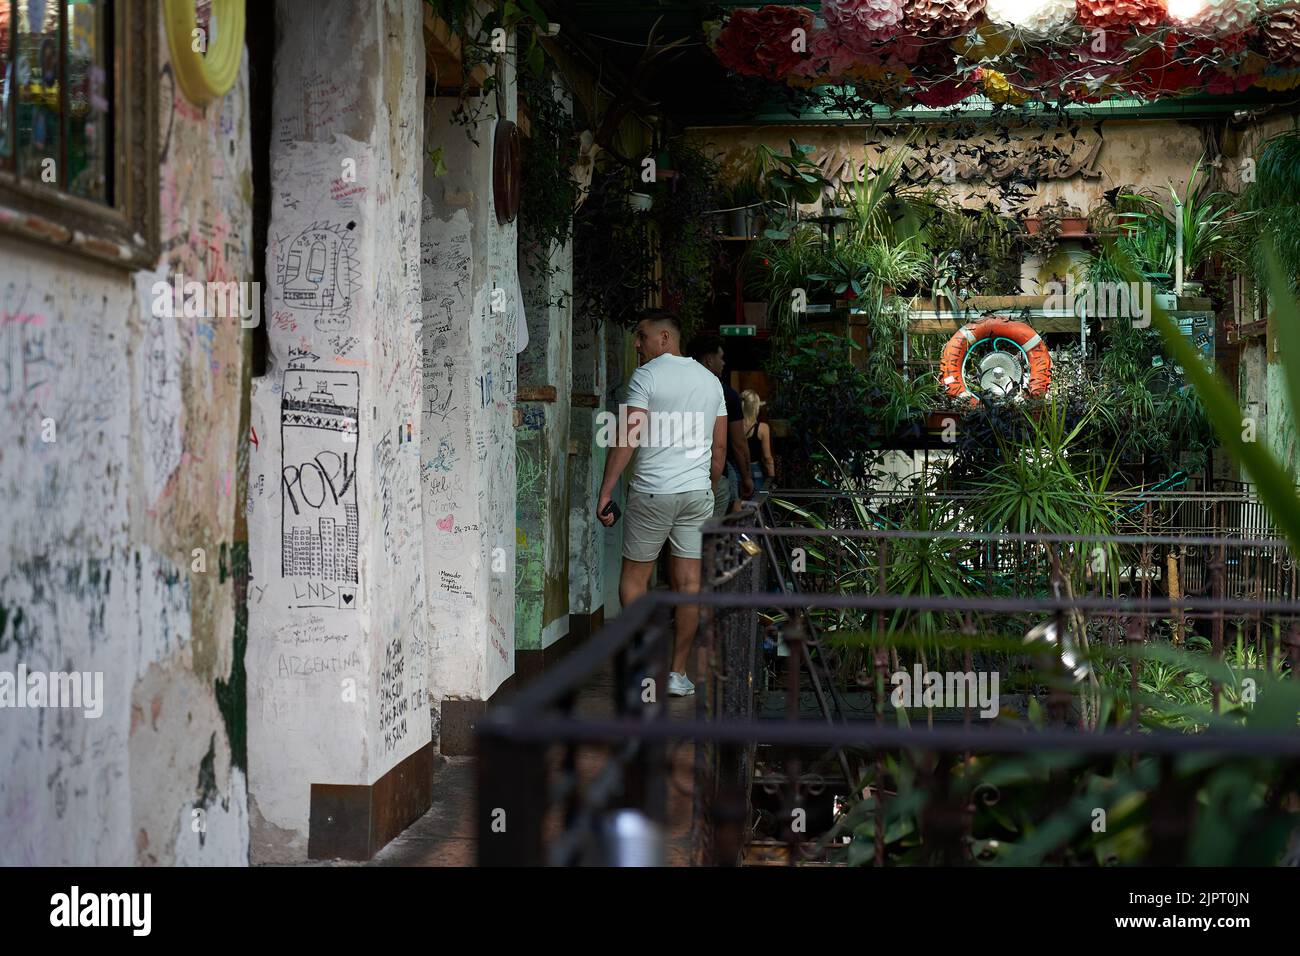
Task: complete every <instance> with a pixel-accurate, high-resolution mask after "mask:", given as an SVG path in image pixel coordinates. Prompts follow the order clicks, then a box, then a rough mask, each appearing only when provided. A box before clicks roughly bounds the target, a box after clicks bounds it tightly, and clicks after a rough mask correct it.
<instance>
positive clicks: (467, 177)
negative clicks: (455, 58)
mask: <svg viewBox="0 0 1300 956" xmlns="http://www.w3.org/2000/svg"><path fill="white" fill-rule="evenodd" d="M505 72H506V77H505V79H506V84H505V89H504V96H503V97H502V99H503V101H504V102H505V103H506V104H507V110H508V112H507V115H506V117H505V118H506V119H513V118H514V116H513V114H514V111H515V106H514V101H515V91H514V90H515V87H514V78H513V71H512V69H511V68H510V67H509V66H507V68H506V70H505ZM494 99H495V98H490V100H494ZM494 105H495V104H494V103H490V105H489V107H488V108H487V109H485V111H484V118H483V120H482V121H481V122H480V123H479V124H478V126H477V128H476V129H475V130H473V133H474V137H475V138H476V139H477V140H478V142H479V143H480V144H481V145H475V143H474V142H472V141H471V140H470V138H469V136H467V135H466V130H465V128H464V127H463V126H461V125H459V124H458V123H456V122H454V121H453V119H452V111H453V109H455V107H456V102H455V100H452V99H445V98H437V99H430V100H428V101H427V102H426V106H425V129H426V131H427V133H426V149H427V150H432V149H434V148H437V147H441V148H442V151H443V152H442V156H443V160H444V162H445V164H446V169H447V172H446V173H444V174H443V175H441V176H436V177H435V175H434V173H435V170H434V169H433V167H432V165H431V164H426V167H425V184H426V185H425V190H424V216H423V223H422V226H421V230H420V241H421V248H420V266H421V273H422V278H423V286H424V292H423V302H424V362H423V391H424V404H423V408H422V414H423V416H424V433H423V446H422V449H421V459H422V462H423V467H422V473H421V481H422V489H421V493H422V498H423V503H424V513H425V516H426V517H425V525H424V558H425V571H426V578H425V584H426V588H427V590H426V599H427V601H428V619H429V623H430V636H431V642H432V643H431V658H430V659H431V668H430V678H431V684H430V687H431V692H432V694H433V700H434V703H435V705H436V706H437V707H438V710H439V747H440V749H441V750H442V752H443V753H446V754H456V753H469V752H471V750H472V746H473V738H472V732H471V731H472V725H473V722H474V720H475V718H476V717H477V716H478V715H479V714H481V713H482V711H483V708H484V706H485V704H486V701H487V699H488V698H489V697H491V696H492V693H493V692H494V691H495V690H496V689H497V688H498V687H500V686H501V684H502V683H503V682H504V681H505V680H506V679H507V678H509V677H510V676H511V675H512V674H513V673H514V664H515V645H514V632H515V623H514V622H515V605H514V594H513V584H514V580H515V480H516V479H515V439H514V404H515V393H516V380H517V379H516V374H517V369H516V362H517V358H516V356H517V355H518V352H519V350H520V345H521V338H522V333H523V332H525V331H526V327H521V324H520V322H519V311H520V293H519V287H518V250H517V248H516V244H517V241H518V239H517V229H516V225H515V224H514V223H513V222H512V223H508V224H505V225H502V224H499V223H498V222H497V218H496V213H495V211H494V201H493V193H492V143H493V133H494V127H495V124H496V119H497V117H496V116H495V115H494V114H492V106H494Z"/></svg>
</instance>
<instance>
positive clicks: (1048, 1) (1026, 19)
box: [984, 0, 1075, 36]
mask: <svg viewBox="0 0 1300 956" xmlns="http://www.w3.org/2000/svg"><path fill="white" fill-rule="evenodd" d="M1074 13H1075V0H988V3H987V4H986V6H985V7H984V14H985V15H986V16H987V17H988V18H989V22H990V23H993V24H994V25H995V26H1000V27H1013V28H1015V29H1017V30H1023V31H1025V32H1026V33H1035V34H1038V35H1040V36H1046V35H1048V34H1051V33H1057V32H1059V31H1060V30H1062V29H1064V28H1065V27H1066V26H1068V25H1069V24H1070V23H1071V22H1073V20H1074Z"/></svg>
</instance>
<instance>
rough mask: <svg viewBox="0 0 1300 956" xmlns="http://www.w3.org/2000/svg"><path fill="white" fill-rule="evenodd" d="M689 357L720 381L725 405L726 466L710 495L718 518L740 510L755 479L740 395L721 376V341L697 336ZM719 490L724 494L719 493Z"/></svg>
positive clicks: (722, 355) (710, 337)
mask: <svg viewBox="0 0 1300 956" xmlns="http://www.w3.org/2000/svg"><path fill="white" fill-rule="evenodd" d="M690 354H691V358H693V359H695V361H697V362H699V363H700V364H701V365H703V366H704V367H705V368H707V369H708V370H709V371H710V372H712V373H713V374H714V375H716V376H718V379H719V380H720V381H721V382H722V396H723V398H724V399H726V402H727V467H726V471H725V472H724V473H723V477H722V481H720V482H719V483H718V486H717V487H715V488H714V493H713V497H714V505H713V515H714V517H717V516H718V515H723V514H726V513H727V511H728V510H733V511H734V510H737V509H739V507H740V503H739V502H740V499H744V498H751V497H753V495H754V479H753V477H752V476H751V475H750V469H749V442H747V441H745V415H744V412H743V411H741V407H740V395H739V394H737V392H736V390H735V389H734V388H732V387H731V386H730V385H728V384H727V380H726V379H725V378H723V375H722V370H723V368H724V367H725V366H726V356H725V355H724V354H723V351H722V339H721V338H719V337H718V336H716V335H700V336H696V338H695V341H693V342H692V343H691V348H690ZM719 491H722V492H723V494H719ZM733 503H734V507H732V505H733Z"/></svg>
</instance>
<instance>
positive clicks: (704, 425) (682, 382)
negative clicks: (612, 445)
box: [620, 352, 727, 495]
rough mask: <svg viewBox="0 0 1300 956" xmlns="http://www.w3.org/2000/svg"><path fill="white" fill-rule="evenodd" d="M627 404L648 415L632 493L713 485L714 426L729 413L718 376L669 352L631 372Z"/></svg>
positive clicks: (635, 461) (700, 488)
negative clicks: (710, 471) (642, 410)
mask: <svg viewBox="0 0 1300 956" xmlns="http://www.w3.org/2000/svg"><path fill="white" fill-rule="evenodd" d="M624 404H625V405H626V406H627V407H628V408H644V409H645V410H646V411H647V412H648V413H649V421H648V422H647V423H646V424H645V425H643V426H642V428H641V436H640V442H639V444H638V446H637V450H636V455H635V456H634V457H633V459H632V480H631V483H630V487H631V489H632V490H633V491H640V492H645V493H647V494H656V495H661V494H662V495H672V494H677V493H679V492H682V491H705V490H707V489H709V488H712V487H713V485H712V483H711V482H710V481H709V467H710V465H711V463H712V460H713V426H714V423H715V422H716V421H717V420H718V416H722V417H724V418H725V417H726V414H727V402H726V399H724V398H723V395H722V383H721V382H720V381H719V380H718V376H716V375H714V374H713V373H712V372H710V371H709V370H708V369H707V368H705V367H704V366H703V365H701V364H700V363H699V362H697V361H695V359H690V358H684V357H683V356H680V355H669V354H668V353H667V352H665V353H664V354H663V355H660V356H658V357H657V358H653V359H651V360H650V361H649V362H646V363H645V364H644V365H642V366H641V367H640V368H638V369H637V370H636V371H635V372H633V373H632V378H631V380H630V381H629V382H628V385H627V393H626V398H625V399H624ZM624 414H625V413H624ZM620 417H622V415H620Z"/></svg>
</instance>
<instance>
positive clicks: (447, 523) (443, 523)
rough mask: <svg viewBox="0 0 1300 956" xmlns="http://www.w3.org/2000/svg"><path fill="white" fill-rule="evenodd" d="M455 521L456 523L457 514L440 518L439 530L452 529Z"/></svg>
mask: <svg viewBox="0 0 1300 956" xmlns="http://www.w3.org/2000/svg"><path fill="white" fill-rule="evenodd" d="M454 523H455V516H454V515H447V517H445V518H439V519H438V530H439V531H450V530H451V528H452V525H453V524H454Z"/></svg>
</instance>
